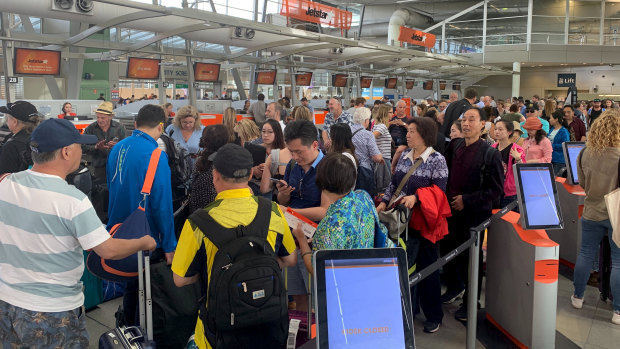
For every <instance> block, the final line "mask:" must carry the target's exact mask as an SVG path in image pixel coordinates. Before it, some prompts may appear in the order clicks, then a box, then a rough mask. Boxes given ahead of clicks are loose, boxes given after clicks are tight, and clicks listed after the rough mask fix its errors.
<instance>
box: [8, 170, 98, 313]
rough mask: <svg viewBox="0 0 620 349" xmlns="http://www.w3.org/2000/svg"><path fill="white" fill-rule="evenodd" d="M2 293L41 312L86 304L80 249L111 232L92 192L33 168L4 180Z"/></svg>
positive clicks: (24, 306)
mask: <svg viewBox="0 0 620 349" xmlns="http://www.w3.org/2000/svg"><path fill="white" fill-rule="evenodd" d="M0 232H2V233H1V234H0V299H1V300H3V301H5V302H7V303H9V304H12V305H14V306H17V307H20V308H23V309H28V310H32V311H39V312H61V311H68V310H72V309H75V308H78V307H80V306H82V304H83V303H84V295H83V293H82V282H81V281H80V278H81V277H82V274H83V272H84V256H83V253H82V251H83V250H87V249H92V248H93V247H95V246H97V245H99V244H101V243H103V242H104V241H106V240H107V239H109V238H110V234H108V232H107V231H106V230H105V228H104V226H103V224H102V223H101V221H100V220H99V218H98V217H97V214H96V213H95V210H94V209H93V206H92V204H91V202H90V201H89V200H88V197H87V196H86V195H85V194H84V193H82V192H81V191H79V190H78V189H76V188H75V187H74V186H72V185H69V184H67V182H65V180H63V179H62V178H60V177H58V176H53V175H47V174H43V173H40V172H35V171H32V170H26V171H22V172H18V173H14V174H11V175H9V176H8V177H6V178H5V179H4V180H2V182H0Z"/></svg>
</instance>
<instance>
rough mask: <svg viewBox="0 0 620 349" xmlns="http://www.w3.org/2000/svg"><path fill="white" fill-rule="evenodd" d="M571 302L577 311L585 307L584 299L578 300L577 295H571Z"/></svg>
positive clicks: (619, 318) (619, 319)
mask: <svg viewBox="0 0 620 349" xmlns="http://www.w3.org/2000/svg"><path fill="white" fill-rule="evenodd" d="M570 302H571V304H572V305H573V308H575V309H581V308H582V307H583V298H577V297H575V295H571V296H570ZM618 321H619V322H620V316H619V317H618Z"/></svg>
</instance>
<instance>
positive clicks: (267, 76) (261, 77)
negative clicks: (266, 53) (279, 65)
mask: <svg viewBox="0 0 620 349" xmlns="http://www.w3.org/2000/svg"><path fill="white" fill-rule="evenodd" d="M277 74H278V71H277V70H265V71H257V72H256V77H255V78H254V81H255V82H256V84H257V85H273V84H274V83H275V82H276V76H277Z"/></svg>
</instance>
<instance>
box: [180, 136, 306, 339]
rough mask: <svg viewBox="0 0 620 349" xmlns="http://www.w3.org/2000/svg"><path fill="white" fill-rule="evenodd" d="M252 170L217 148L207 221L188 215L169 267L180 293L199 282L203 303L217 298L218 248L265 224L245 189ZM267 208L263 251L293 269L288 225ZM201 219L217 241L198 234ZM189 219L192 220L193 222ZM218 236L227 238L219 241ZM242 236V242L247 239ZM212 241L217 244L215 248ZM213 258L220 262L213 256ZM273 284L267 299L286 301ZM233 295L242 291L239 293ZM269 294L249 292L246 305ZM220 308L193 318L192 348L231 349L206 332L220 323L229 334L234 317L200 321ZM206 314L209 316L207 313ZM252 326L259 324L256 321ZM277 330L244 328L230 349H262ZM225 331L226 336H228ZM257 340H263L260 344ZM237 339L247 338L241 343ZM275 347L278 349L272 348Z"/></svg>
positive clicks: (231, 151)
mask: <svg viewBox="0 0 620 349" xmlns="http://www.w3.org/2000/svg"><path fill="white" fill-rule="evenodd" d="M252 165H253V160H252V155H251V154H250V153H249V152H248V151H247V150H246V149H244V148H242V147H240V146H238V145H235V144H227V145H225V146H223V147H222V148H220V149H219V150H218V152H217V153H216V154H215V157H214V159H213V184H214V185H215V189H216V191H217V193H218V195H217V197H216V198H215V201H214V202H213V203H211V204H209V205H208V206H206V207H205V208H203V211H204V212H206V215H205V214H204V213H202V214H199V215H196V214H194V215H192V216H191V217H190V219H188V220H187V221H186V222H185V225H184V227H183V231H182V232H181V237H180V239H179V242H178V245H177V250H176V254H175V257H174V260H173V262H172V271H173V273H174V274H173V277H174V282H175V284H176V285H177V286H179V287H181V286H184V285H188V284H191V283H194V282H197V281H199V280H200V282H202V283H203V285H205V286H206V287H205V288H203V289H204V290H205V291H206V293H207V297H206V301H208V300H209V299H210V298H211V295H212V291H213V292H217V291H216V290H215V287H217V285H219V284H220V282H221V280H222V279H223V278H224V276H222V275H223V274H224V272H223V271H222V270H223V269H224V268H217V267H216V268H215V269H214V268H213V266H214V262H215V263H216V264H217V262H218V259H217V258H216V253H217V251H218V246H219V247H220V248H222V250H224V248H223V246H227V247H228V246H229V245H230V244H232V243H233V242H234V240H235V235H234V232H235V229H236V231H237V237H239V227H240V226H241V227H242V228H241V230H243V228H250V229H249V230H252V229H253V228H251V227H252V226H255V224H256V223H255V219H256V221H265V223H266V220H265V217H264V215H261V211H260V210H261V207H265V206H264V205H265V203H264V202H263V204H262V205H261V204H259V203H260V202H261V200H262V199H261V200H259V198H257V197H256V196H253V195H252V192H251V191H250V188H249V187H248V181H249V180H250V178H251V177H252ZM267 202H268V201H267ZM267 205H270V206H271V210H270V217H269V223H268V227H269V228H268V229H267V230H268V231H267V233H266V234H265V235H266V241H267V244H266V246H269V247H270V248H272V249H273V250H272V251H268V252H271V253H274V255H275V259H276V260H277V262H278V264H279V266H280V268H282V267H285V266H294V265H295V264H296V259H297V258H296V254H295V253H293V252H294V251H295V242H294V240H293V236H292V234H291V231H290V229H289V227H288V224H287V222H286V220H285V219H284V214H283V213H282V211H281V210H280V208H279V206H278V205H277V204H275V203H273V202H271V203H269V204H267ZM197 212H198V211H197ZM200 215H202V217H205V216H208V219H211V220H212V221H215V223H217V224H218V225H219V226H221V227H219V229H214V231H215V230H217V234H219V235H217V236H212V238H211V239H210V238H208V237H207V235H211V234H216V233H214V232H207V233H206V234H205V233H204V232H203V231H201V229H200V228H199V226H198V224H197V222H198V218H200V217H199V216H200ZM192 217H194V219H192ZM201 225H202V224H201ZM226 228H228V229H226ZM231 228H232V229H231ZM228 230H230V231H228ZM227 234H230V235H227ZM222 235H227V236H226V237H222ZM243 236H244V238H245V236H246V235H243ZM214 238H215V240H219V241H216V242H214V241H213V240H214ZM227 240H228V241H227ZM231 241H233V242H231ZM250 245H252V244H250ZM218 258H220V257H219V256H218ZM220 260H221V259H220ZM234 263H236V260H235V261H232V260H231V263H230V264H229V265H227V266H225V267H230V266H232V267H230V269H231V270H232V269H233V268H234V267H235V266H233V264H234ZM239 263H242V262H239ZM217 269H221V270H217ZM226 270H228V268H226ZM214 275H217V278H218V279H217V285H215V284H214V290H210V289H209V286H210V283H211V281H212V277H214V278H215V276H214ZM274 278H275V282H273V285H274V288H276V290H275V291H273V292H271V294H275V295H276V297H281V295H284V297H286V294H285V292H286V291H285V288H284V282H283V279H281V278H279V276H278V275H276V276H275V277H274ZM205 279H206V280H205ZM214 281H215V279H214ZM252 282H253V280H250V279H248V280H247V283H246V282H240V283H239V285H243V289H245V288H246V285H247V287H248V288H250V287H252ZM239 287H241V286H239ZM217 289H218V290H219V287H217ZM246 291H247V290H246ZM261 291H262V293H261ZM238 292H242V291H239V290H238ZM265 293H267V296H265ZM269 293H270V291H269V290H264V289H261V290H259V291H255V292H253V295H251V296H250V298H253V299H250V300H249V301H248V302H249V303H252V302H253V301H258V302H260V300H262V299H263V297H265V298H269ZM218 294H219V293H218ZM242 296H243V295H242V294H241V295H239V296H233V297H231V298H230V299H228V301H230V302H238V301H239V299H240V298H243V297H242ZM265 301H267V299H265ZM221 302H222V299H219V298H218V304H213V305H212V307H211V308H210V307H209V306H208V304H207V305H205V306H201V312H205V313H206V314H201V315H200V316H199V317H198V320H197V323H196V334H195V342H196V344H197V345H198V347H199V348H201V349H210V348H214V347H218V346H222V347H224V346H227V347H230V345H227V343H230V342H227V340H224V339H222V337H223V335H222V333H214V332H213V331H214V328H211V327H213V326H215V324H216V323H218V324H219V323H220V321H222V320H225V321H227V322H230V325H231V326H230V328H234V326H233V325H235V321H234V320H235V317H234V315H235V314H234V313H232V312H231V314H230V315H229V314H227V313H226V314H222V315H223V316H225V317H226V319H221V318H216V319H213V320H214V321H213V323H214V324H213V325H212V326H205V325H203V320H202V319H207V318H209V317H208V316H209V315H210V316H211V317H213V316H214V313H213V312H215V307H216V306H217V307H218V309H220V306H221V304H220V303H221ZM207 309H208V312H207V311H206V310H207ZM209 313H211V314H209ZM217 314H218V315H217V316H220V313H219V312H218V313H217ZM263 314H265V313H264V312H261V313H260V315H263ZM239 315H241V316H243V314H237V318H239ZM285 315H286V314H285ZM257 318H258V316H257ZM254 320H256V321H258V322H260V320H257V319H254ZM279 326H280V323H279V322H277V321H276V322H275V323H274V324H272V323H267V324H260V325H259V326H253V328H245V329H243V331H239V333H238V335H236V336H234V337H235V338H234V340H239V341H240V342H239V343H236V345H235V347H237V348H241V347H243V344H244V343H248V344H250V345H251V347H252V348H260V347H262V346H261V345H260V343H261V342H265V341H268V340H269V338H275V337H278V336H279V335H280V332H281V331H280V328H275V327H279ZM280 327H281V326H280ZM230 328H229V329H228V330H230ZM270 329H273V331H270ZM284 331H285V336H284V339H286V331H287V329H284ZM274 332H275V334H274ZM230 333H231V332H230V331H229V332H228V333H226V336H228V337H230ZM261 336H262V337H265V338H261ZM242 337H247V338H246V339H245V340H243V338H242ZM269 345H270V346H271V347H273V345H274V342H273V341H271V343H270V344H269ZM248 347H250V346H248ZM265 347H268V346H265ZM276 347H279V346H278V345H277V344H276Z"/></svg>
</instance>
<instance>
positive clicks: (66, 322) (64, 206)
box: [0, 119, 156, 348]
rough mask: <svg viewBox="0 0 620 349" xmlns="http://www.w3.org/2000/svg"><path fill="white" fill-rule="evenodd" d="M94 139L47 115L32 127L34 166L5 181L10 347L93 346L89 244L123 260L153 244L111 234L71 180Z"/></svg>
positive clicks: (0, 207)
mask: <svg viewBox="0 0 620 349" xmlns="http://www.w3.org/2000/svg"><path fill="white" fill-rule="evenodd" d="M96 142H97V137H95V136H92V135H80V133H79V132H78V131H77V129H76V128H75V127H74V126H73V124H72V123H71V122H70V121H68V120H64V119H49V120H47V121H45V122H43V123H42V124H41V125H39V126H38V127H37V128H36V129H35V130H34V132H33V133H32V139H31V149H32V159H33V162H34V166H33V167H32V169H31V170H26V171H22V172H18V173H14V174H11V175H8V176H6V177H4V178H2V180H0V231H1V232H2V234H0V343H2V345H3V346H4V347H5V348H24V347H28V348H85V347H88V343H89V341H88V333H87V331H86V319H85V317H84V310H83V304H84V295H83V293H82V283H81V281H80V278H81V276H82V273H83V272H84V256H83V250H88V249H93V250H94V251H95V252H97V254H99V255H100V256H101V257H102V258H104V259H121V258H124V257H127V256H129V255H132V254H134V253H136V252H137V251H139V250H153V249H155V246H156V243H155V240H153V238H152V237H150V236H145V237H143V238H140V239H134V240H119V239H113V238H111V237H110V234H108V232H107V231H106V230H105V228H104V226H103V224H102V223H101V221H100V220H99V218H98V217H97V214H96V213H95V210H94V209H93V206H92V204H91V202H90V201H89V200H88V197H87V196H86V195H85V194H84V193H82V192H81V191H79V190H78V189H76V188H75V187H74V186H72V185H69V184H67V182H66V181H65V177H66V176H67V175H68V174H70V173H72V172H74V171H75V170H77V168H78V166H79V164H80V159H81V157H82V148H81V144H94V143H96Z"/></svg>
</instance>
